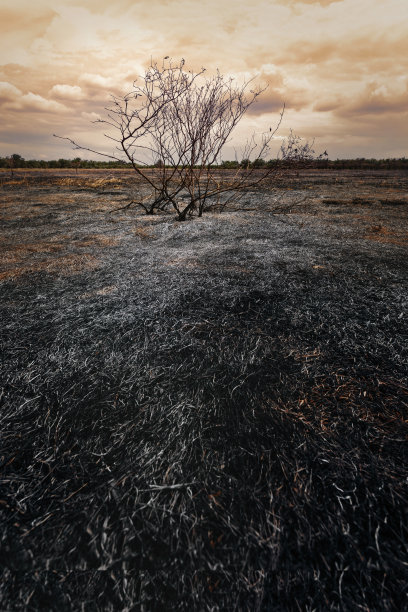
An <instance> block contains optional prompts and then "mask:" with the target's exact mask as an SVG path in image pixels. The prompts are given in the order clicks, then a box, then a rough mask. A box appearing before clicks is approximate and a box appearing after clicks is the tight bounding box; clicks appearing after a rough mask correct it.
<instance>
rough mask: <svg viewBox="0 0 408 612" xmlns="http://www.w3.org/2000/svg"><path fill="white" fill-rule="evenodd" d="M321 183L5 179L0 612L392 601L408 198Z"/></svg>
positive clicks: (400, 496) (403, 574)
mask: <svg viewBox="0 0 408 612" xmlns="http://www.w3.org/2000/svg"><path fill="white" fill-rule="evenodd" d="M342 177H343V175H342ZM68 178H69V177H68ZM72 178H73V179H74V180H77V178H76V177H75V176H74V177H72ZM301 178H302V177H300V178H299V182H298V183H297V184H296V183H295V184H294V185H292V190H291V192H287V191H286V190H285V192H284V197H285V198H293V199H294V201H295V200H296V198H298V197H299V196H302V195H303V194H304V193H306V190H308V189H310V185H311V184H312V183H311V178H310V176H307V177H303V183H302V182H301V180H300V179H301ZM329 178H330V181H331V182H330V181H329ZM334 178H335V177H327V176H326V177H325V176H324V175H323V176H320V177H319V175H317V174H316V176H315V184H314V185H313V184H312V187H313V189H311V194H310V208H309V210H308V211H306V210H304V208H302V210H301V211H299V212H298V213H297V214H292V215H290V216H278V217H276V216H275V215H272V214H270V212H268V210H269V209H268V206H267V203H268V201H270V202H272V203H273V202H274V201H275V200H276V198H277V197H278V196H277V194H276V193H275V192H268V193H266V194H263V199H262V202H264V209H263V210H260V211H259V212H251V213H245V212H241V213H234V214H232V213H226V214H223V215H209V216H207V217H203V219H200V220H196V221H194V222H191V223H190V222H186V223H182V224H180V223H177V222H175V221H174V220H173V219H171V218H169V217H168V216H159V217H156V218H150V217H146V216H145V217H143V216H141V215H139V214H138V213H136V212H134V211H131V210H130V211H126V212H123V211H121V212H119V213H114V214H111V213H110V212H108V211H110V210H112V209H113V208H117V207H118V206H119V205H120V202H121V201H122V200H123V198H124V193H125V188H126V186H125V184H122V183H121V184H120V185H119V187H118V190H119V193H118V194H116V192H115V193H112V191H113V190H112V185H113V183H112V182H111V183H109V193H106V191H105V192H103V191H102V190H101V185H100V184H98V185H96V186H95V185H90V184H88V185H84V184H83V183H82V184H78V183H75V182H74V183H71V184H68V185H67V184H52V185H50V184H47V182H46V181H45V183H44V184H39V183H35V184H34V183H30V184H28V185H27V184H26V185H23V186H21V185H18V184H17V185H10V186H9V187H7V186H6V185H3V189H2V191H1V192H0V197H1V199H2V202H3V204H4V208H3V211H4V218H3V226H4V230H5V231H4V233H3V240H2V243H1V249H2V254H3V263H4V266H3V270H2V274H3V276H2V277H1V279H2V282H1V293H2V308H3V317H2V321H3V324H2V355H3V357H2V380H3V387H2V392H1V402H2V406H1V413H0V421H1V426H0V431H1V438H2V446H1V452H0V458H1V472H0V484H1V488H0V490H1V495H0V512H1V517H2V518H1V521H2V528H1V536H0V538H1V540H0V546H1V564H2V567H3V570H2V572H3V573H2V585H1V587H0V608H1V609H4V610H22V609H24V610H43V609H47V610H80V609H83V610H125V609H127V610H251V611H252V610H276V611H278V610H310V611H311V610H367V611H368V610H401V609H404V608H405V607H406V605H407V599H406V598H407V579H408V557H407V540H408V534H407V529H408V528H407V525H408V523H407V489H408V485H407V463H408V452H407V433H408V426H407V406H408V381H407V346H408V344H407V327H406V309H407V265H406V257H407V251H408V248H407V246H408V245H407V241H406V238H404V236H406V234H404V232H406V227H407V224H406V222H407V206H406V203H405V204H404V205H401V204H400V201H401V200H403V199H404V198H405V200H406V198H407V192H406V190H405V191H404V189H400V190H399V191H398V190H397V194H396V195H395V193H394V196H393V197H394V200H398V204H396V203H395V202H393V203H391V204H390V203H388V204H387V205H386V206H384V205H383V203H382V202H381V201H380V197H381V198H382V199H383V200H387V202H389V201H390V193H391V192H390V191H389V190H390V189H391V190H392V191H394V189H395V187H394V186H393V185H395V182H394V183H393V182H392V180H391V178H392V177H391V178H390V177H388V178H387V177H386V179H381V180H386V184H385V185H384V187H383V191H382V192H381V193H380V194H379V193H378V191H379V188H378V183H377V184H375V185H374V183H375V181H374V179H373V178H372V176H371V175H370V176H368V177H366V180H365V179H364V176H360V178H359V180H361V181H362V183H361V185H360V184H359V185H358V186H357V187H355V186H354V189H355V195H353V194H352V193H351V194H350V185H349V186H348V187H347V185H346V184H345V183H337V184H336V185H335V183H334ZM332 179H333V180H332ZM86 180H89V181H90V182H92V181H93V182H94V183H95V182H97V181H98V180H99V178H98V177H96V178H95V177H92V176H91V177H89V179H88V178H87V179H86ZM325 180H326V182H324V181H325ZM342 180H343V178H342ZM404 180H405V179H404V177H401V176H398V181H400V182H401V183H403V184H404V185H405V183H404ZM372 183H373V185H372ZM359 190H360V195H359ZM361 190H363V191H364V193H363V195H361ZM122 191H123V193H122ZM278 195H279V198H280V200H279V201H281V199H282V193H280V194H278ZM258 196H259V194H258V195H256V194H255V195H254V194H253V195H252V196H251V198H252V199H251V198H250V199H251V202H252V205H253V204H254V201H256V198H257V197H258ZM353 197H354V198H355V199H356V198H363V199H364V203H362V202H360V201H357V202H356V201H354V202H353ZM328 200H330V203H328ZM265 202H266V204H265ZM366 202H369V204H368V205H367V203H366ZM272 206H273V204H272ZM378 226H380V227H386V228H387V231H386V232H382V231H381V230H378V231H377V230H375V229H373V228H375V227H378ZM370 228H371V229H370ZM373 235H376V236H378V237H382V240H378V239H374V238H373V237H372V236H373ZM81 258H82V259H81Z"/></svg>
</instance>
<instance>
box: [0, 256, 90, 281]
mask: <svg viewBox="0 0 408 612" xmlns="http://www.w3.org/2000/svg"><path fill="white" fill-rule="evenodd" d="M97 265H98V260H97V258H96V257H94V256H93V255H89V254H84V255H76V254H70V255H63V256H62V257H56V258H52V259H51V258H48V259H43V260H40V261H35V262H32V263H26V262H24V263H23V262H20V263H19V264H17V266H15V267H13V268H11V269H9V270H4V271H3V272H0V280H7V279H10V278H16V277H19V276H21V275H22V274H26V273H33V272H42V271H45V272H49V273H52V274H54V273H58V274H60V275H64V276H65V275H67V276H70V275H71V274H78V273H83V272H85V271H86V270H93V269H94V268H96V267H97Z"/></svg>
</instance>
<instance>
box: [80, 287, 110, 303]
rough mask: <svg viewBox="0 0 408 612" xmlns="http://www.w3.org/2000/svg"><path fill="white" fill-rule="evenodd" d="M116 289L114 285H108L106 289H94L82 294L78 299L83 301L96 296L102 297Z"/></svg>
mask: <svg viewBox="0 0 408 612" xmlns="http://www.w3.org/2000/svg"><path fill="white" fill-rule="evenodd" d="M116 289H117V287H116V285H109V286H108V287H101V289H96V290H95V291H87V292H86V293H83V294H82V295H80V296H79V297H80V298H81V299H83V300H85V299H88V298H92V297H96V296H104V295H109V294H111V293H113V292H114V291H115V290H116Z"/></svg>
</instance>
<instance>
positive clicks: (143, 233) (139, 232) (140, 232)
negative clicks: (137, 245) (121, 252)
mask: <svg viewBox="0 0 408 612" xmlns="http://www.w3.org/2000/svg"><path fill="white" fill-rule="evenodd" d="M133 234H134V235H135V236H138V237H139V238H141V239H142V240H143V239H146V238H152V237H153V233H152V231H151V229H150V228H148V227H144V226H140V227H137V228H136V229H134V230H133Z"/></svg>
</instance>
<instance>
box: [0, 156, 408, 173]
mask: <svg viewBox="0 0 408 612" xmlns="http://www.w3.org/2000/svg"><path fill="white" fill-rule="evenodd" d="M281 164H282V165H288V162H287V161H280V160H276V159H270V160H268V161H265V160H264V159H256V160H254V161H252V162H251V161H249V160H248V159H243V160H242V161H241V162H238V161H236V160H235V161H222V162H221V163H220V164H218V166H217V165H215V166H214V167H218V168H225V169H228V170H234V169H238V168H268V167H271V166H276V165H281ZM162 165H163V164H162V163H161V162H160V161H158V162H156V163H155V164H152V165H151V166H150V167H152V168H154V167H156V168H157V167H159V168H160V167H162ZM131 167H132V165H131V164H130V163H129V162H120V161H108V162H106V161H96V160H92V159H80V158H79V157H76V158H74V159H62V158H60V159H51V160H48V161H46V160H43V159H24V158H23V157H22V156H21V155H18V154H17V153H14V154H13V155H10V156H9V157H0V168H9V169H10V170H13V169H14V168H44V169H45V168H67V169H69V168H72V169H76V170H77V169H78V168H87V169H90V168H107V169H113V168H131ZM307 167H309V168H329V169H333V170H343V169H347V170H354V169H355V170H362V169H367V170H401V169H405V170H408V158H406V157H400V158H398V159H366V158H364V157H359V158H357V159H335V160H328V159H316V160H313V161H308V162H307Z"/></svg>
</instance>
